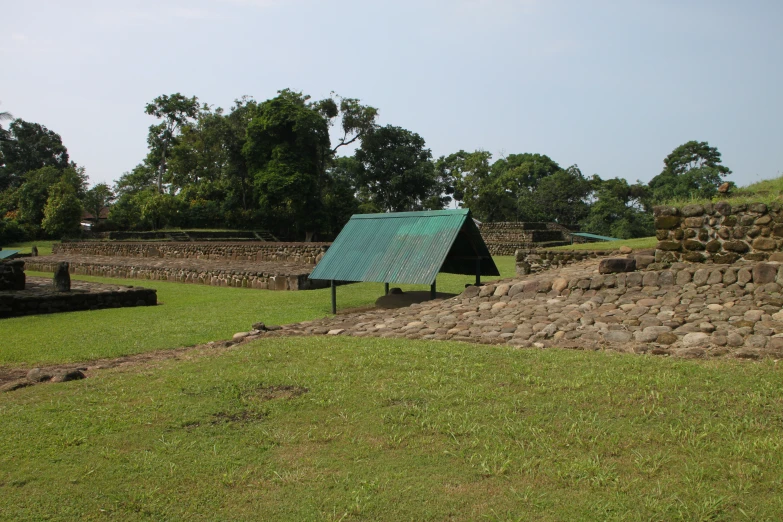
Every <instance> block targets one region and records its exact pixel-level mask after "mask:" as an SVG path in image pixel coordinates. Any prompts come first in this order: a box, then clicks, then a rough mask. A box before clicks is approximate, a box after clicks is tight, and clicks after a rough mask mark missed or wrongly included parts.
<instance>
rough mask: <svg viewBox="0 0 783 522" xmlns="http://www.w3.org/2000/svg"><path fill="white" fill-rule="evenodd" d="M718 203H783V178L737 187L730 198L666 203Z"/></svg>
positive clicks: (674, 204) (681, 204)
mask: <svg viewBox="0 0 783 522" xmlns="http://www.w3.org/2000/svg"><path fill="white" fill-rule="evenodd" d="M718 201H727V202H728V203H730V204H732V205H740V204H743V203H767V204H769V203H772V202H773V201H777V202H778V203H781V202H783V176H781V177H778V178H773V179H765V180H762V181H758V182H756V183H751V184H750V185H747V186H745V187H737V188H736V189H734V190H733V191H732V192H731V193H730V194H729V196H728V197H716V198H713V199H711V200H710V199H705V198H691V199H679V198H678V199H672V200H669V201H666V203H665V204H666V205H671V206H675V207H683V206H685V205H691V204H700V205H703V204H705V203H717V202H718Z"/></svg>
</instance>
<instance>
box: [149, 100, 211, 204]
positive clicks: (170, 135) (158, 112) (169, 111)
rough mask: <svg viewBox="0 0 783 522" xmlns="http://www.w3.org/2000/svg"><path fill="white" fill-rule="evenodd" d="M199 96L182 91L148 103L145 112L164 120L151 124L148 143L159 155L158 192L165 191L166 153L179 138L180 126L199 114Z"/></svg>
mask: <svg viewBox="0 0 783 522" xmlns="http://www.w3.org/2000/svg"><path fill="white" fill-rule="evenodd" d="M198 110H199V105H198V98H196V97H195V96H193V97H192V98H187V97H185V96H183V95H181V94H180V93H175V94H172V95H171V96H167V95H165V94H164V95H162V96H158V97H157V98H155V99H154V100H152V103H148V104H147V107H146V110H145V112H146V113H147V114H149V115H151V116H155V117H156V118H158V119H162V120H163V122H162V123H160V124H158V125H151V126H150V131H149V136H148V138H147V143H148V144H149V146H150V149H152V150H153V151H155V152H156V153H157V156H158V158H157V159H158V163H157V165H158V182H157V185H158V192H162V191H163V173H164V172H165V170H166V154H167V152H168V150H169V147H171V145H172V142H174V141H175V140H176V138H177V132H178V131H179V129H180V127H182V126H183V125H185V124H186V123H187V122H188V121H189V120H190V119H192V118H195V117H196V116H197V115H198Z"/></svg>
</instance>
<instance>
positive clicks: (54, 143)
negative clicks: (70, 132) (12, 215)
mask: <svg viewBox="0 0 783 522" xmlns="http://www.w3.org/2000/svg"><path fill="white" fill-rule="evenodd" d="M9 136H10V139H8V140H2V141H0V191H2V190H6V189H8V188H15V187H18V186H19V185H21V184H22V181H23V176H24V175H25V173H27V172H30V171H32V170H38V169H41V168H44V167H54V168H55V169H59V170H63V169H66V168H68V167H69V166H71V167H75V165H71V164H70V163H69V161H68V149H66V148H65V145H63V143H62V139H61V138H60V135H59V134H57V133H56V132H54V131H51V130H49V129H47V128H46V127H44V126H43V125H40V124H38V123H31V122H27V121H24V120H20V119H16V120H14V121H13V122H11V125H10V127H9Z"/></svg>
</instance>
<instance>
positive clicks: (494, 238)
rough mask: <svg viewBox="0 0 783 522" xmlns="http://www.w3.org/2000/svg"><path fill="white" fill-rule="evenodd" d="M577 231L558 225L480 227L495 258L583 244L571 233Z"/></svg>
mask: <svg viewBox="0 0 783 522" xmlns="http://www.w3.org/2000/svg"><path fill="white" fill-rule="evenodd" d="M576 230H578V228H576V227H571V228H569V227H566V226H563V225H560V224H558V223H532V222H529V223H519V222H499V223H482V224H481V225H480V226H479V231H480V232H481V237H483V238H484V242H485V243H486V245H487V248H489V252H490V253H491V254H492V255H493V256H512V255H514V252H516V251H517V250H520V249H521V250H530V249H534V248H551V247H555V246H560V245H568V244H570V243H571V242H572V240H573V241H574V242H576V243H579V242H582V240H581V238H577V237H576V236H574V237H572V236H571V232H574V231H576Z"/></svg>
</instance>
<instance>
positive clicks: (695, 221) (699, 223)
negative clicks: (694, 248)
mask: <svg viewBox="0 0 783 522" xmlns="http://www.w3.org/2000/svg"><path fill="white" fill-rule="evenodd" d="M683 225H685V226H686V227H688V228H701V227H703V226H704V216H699V217H689V218H685V219H684V220H683Z"/></svg>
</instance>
